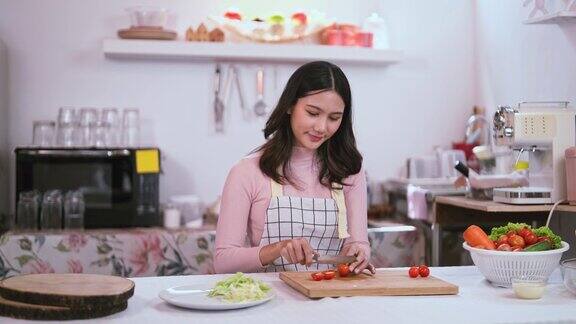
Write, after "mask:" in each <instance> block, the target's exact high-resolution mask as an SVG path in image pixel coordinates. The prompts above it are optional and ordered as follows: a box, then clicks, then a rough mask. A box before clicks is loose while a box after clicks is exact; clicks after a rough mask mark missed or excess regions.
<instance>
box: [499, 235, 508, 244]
mask: <svg viewBox="0 0 576 324" xmlns="http://www.w3.org/2000/svg"><path fill="white" fill-rule="evenodd" d="M500 244H509V243H508V236H507V235H500V237H499V238H498V244H497V245H500Z"/></svg>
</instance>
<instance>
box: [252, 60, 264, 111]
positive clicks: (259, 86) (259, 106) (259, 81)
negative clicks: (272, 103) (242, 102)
mask: <svg viewBox="0 0 576 324" xmlns="http://www.w3.org/2000/svg"><path fill="white" fill-rule="evenodd" d="M256 90H257V91H258V96H257V97H256V103H255V104H254V114H255V115H256V116H257V117H264V116H266V113H267V111H266V110H267V106H266V103H265V102H264V69H262V67H259V68H258V72H256Z"/></svg>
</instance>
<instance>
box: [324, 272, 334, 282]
mask: <svg viewBox="0 0 576 324" xmlns="http://www.w3.org/2000/svg"><path fill="white" fill-rule="evenodd" d="M323 274H324V280H330V279H334V277H336V271H334V270H328V271H324V272H323Z"/></svg>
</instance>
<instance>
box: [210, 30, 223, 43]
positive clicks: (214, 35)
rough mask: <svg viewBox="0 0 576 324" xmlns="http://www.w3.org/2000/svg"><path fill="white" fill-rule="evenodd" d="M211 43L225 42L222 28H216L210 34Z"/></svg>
mask: <svg viewBox="0 0 576 324" xmlns="http://www.w3.org/2000/svg"><path fill="white" fill-rule="evenodd" d="M208 37H209V38H210V41H211V42H223V41H224V32H223V31H222V30H221V29H220V28H214V29H213V30H212V31H211V32H210V34H208Z"/></svg>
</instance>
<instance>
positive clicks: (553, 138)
mask: <svg viewBox="0 0 576 324" xmlns="http://www.w3.org/2000/svg"><path fill="white" fill-rule="evenodd" d="M575 127H576V110H575V109H572V108H571V107H569V106H568V102H523V103H520V104H518V107H517V108H511V107H509V106H501V107H498V111H496V113H495V114H494V138H495V144H496V145H507V146H509V147H511V148H512V149H513V150H514V151H515V152H517V154H518V156H520V155H521V154H526V153H527V155H528V156H529V159H528V169H527V171H528V179H529V185H528V186H526V187H516V188H495V189H494V191H493V192H494V196H493V197H494V198H493V199H494V201H498V202H503V203H509V204H551V203H555V202H557V201H559V200H562V199H566V179H565V177H566V173H565V163H564V151H565V150H566V149H567V148H569V147H572V146H574V145H575V142H576V131H575ZM516 160H518V159H516Z"/></svg>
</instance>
